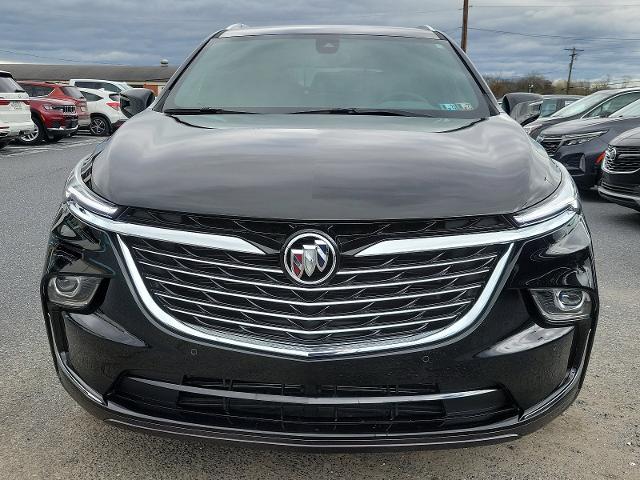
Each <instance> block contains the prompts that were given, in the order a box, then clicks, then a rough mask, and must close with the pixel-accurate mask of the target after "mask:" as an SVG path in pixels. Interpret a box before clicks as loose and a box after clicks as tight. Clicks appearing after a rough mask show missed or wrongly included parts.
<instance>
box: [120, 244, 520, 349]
mask: <svg viewBox="0 0 640 480" xmlns="http://www.w3.org/2000/svg"><path fill="white" fill-rule="evenodd" d="M117 238H118V244H119V246H120V250H121V252H122V255H123V258H124V262H125V266H126V268H127V271H128V273H129V275H130V277H131V281H132V282H133V287H134V288H135V291H136V293H137V294H138V296H139V298H140V301H141V302H142V304H143V305H144V307H145V308H146V309H147V311H148V312H149V314H150V315H151V317H152V318H153V319H154V320H155V321H157V322H159V323H160V324H161V325H163V326H164V327H167V328H170V329H172V330H174V331H175V332H178V333H180V334H182V335H185V336H187V337H191V338H195V339H199V340H207V341H211V342H214V343H218V344H221V345H227V346H230V347H234V348H240V349H244V350H246V349H252V350H258V351H263V352H268V353H271V354H278V355H286V356H291V357H297V358H329V357H336V356H342V355H358V354H364V353H367V352H379V351H388V350H399V349H403V348H413V347H419V346H420V347H421V346H424V345H427V344H431V343H435V342H439V341H442V340H444V339H447V338H449V337H452V336H454V335H457V334H459V333H461V332H463V331H464V330H466V329H467V328H469V327H470V326H471V325H473V324H474V323H475V322H476V321H478V319H479V318H480V317H481V316H482V314H483V313H484V312H485V309H486V308H487V305H488V304H489V301H490V300H491V298H492V297H493V295H494V294H495V290H496V288H497V287H498V285H499V284H500V281H501V279H502V278H503V276H504V274H505V271H506V269H507V265H508V264H509V260H510V259H511V256H512V254H513V250H514V247H513V245H509V247H508V248H507V249H506V252H505V253H504V254H503V255H502V256H501V257H500V259H499V260H498V262H497V263H496V266H495V268H494V270H493V272H492V273H491V276H490V277H489V279H488V280H487V283H486V285H485V288H484V289H483V290H482V292H481V293H480V295H479V296H478V298H477V299H476V302H475V303H474V304H473V305H472V306H471V308H470V309H469V310H468V311H467V313H465V314H464V315H463V316H462V317H460V319H459V320H457V321H456V322H454V323H452V324H451V325H449V326H448V327H446V328H443V329H442V330H439V331H437V332H436V333H429V334H424V333H423V334H416V335H411V336H404V337H402V338H394V339H385V340H380V341H370V342H359V343H351V344H349V343H344V344H334V345H319V346H316V347H306V346H303V345H296V344H286V343H282V342H275V341H269V340H261V339H257V338H248V337H246V336H244V335H236V334H230V333H216V332H214V331H210V332H205V331H201V330H198V329H196V328H193V327H192V326H190V325H187V324H185V323H183V322H181V321H179V320H178V319H176V318H175V317H173V316H172V315H170V314H169V313H167V312H166V311H165V310H164V309H162V308H161V307H160V306H159V305H158V304H157V303H156V302H155V300H154V299H153V297H152V296H151V293H150V292H149V291H148V290H147V288H146V286H145V284H144V280H143V279H142V277H141V275H140V272H139V271H138V268H137V266H136V264H135V261H134V259H133V257H132V255H131V252H130V251H129V248H128V247H127V245H126V243H125V242H124V241H123V240H122V238H121V237H120V236H119V235H118V237H117Z"/></svg>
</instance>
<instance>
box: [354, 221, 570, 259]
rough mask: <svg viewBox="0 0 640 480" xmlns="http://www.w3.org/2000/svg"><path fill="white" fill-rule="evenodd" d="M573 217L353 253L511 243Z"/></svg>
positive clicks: (390, 243)
mask: <svg viewBox="0 0 640 480" xmlns="http://www.w3.org/2000/svg"><path fill="white" fill-rule="evenodd" d="M575 215H577V213H576V212H575V211H573V210H567V211H565V212H563V213H561V214H560V215H557V216H555V217H553V218H551V219H549V220H546V221H544V222H541V223H537V224H535V225H531V226H528V227H522V228H517V229H514V230H504V231H501V232H487V233H470V234H467V235H455V236H443V237H424V238H405V239H401V240H384V241H382V242H379V243H376V244H374V245H371V246H370V247H367V248H365V249H364V250H362V251H361V252H359V253H357V254H356V257H368V256H373V255H392V254H395V253H414V252H428V251H432V250H449V249H453V248H464V247H479V246H482V245H500V244H507V243H513V242H516V241H518V240H524V239H526V238H533V237H538V236H541V235H544V234H546V233H549V232H551V231H553V230H556V229H558V228H560V227H562V226H563V225H565V224H566V223H567V222H568V221H569V220H571V219H572V218H573V217H574V216H575Z"/></svg>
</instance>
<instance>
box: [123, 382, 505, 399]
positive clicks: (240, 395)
mask: <svg viewBox="0 0 640 480" xmlns="http://www.w3.org/2000/svg"><path fill="white" fill-rule="evenodd" d="M127 379H128V380H132V381H134V382H138V383H145V384H147V385H151V386H154V387H159V388H166V389H169V390H174V391H176V390H177V391H181V392H188V393H194V394H196V395H206V396H209V397H223V398H236V399H241V400H255V401H258V402H274V403H287V404H295V405H372V404H380V403H412V402H429V401H439V400H451V399H455V398H468V397H475V396H479V395H487V394H489V393H494V392H497V391H498V390H497V389H495V388H486V389H482V390H467V391H462V392H453V393H427V394H423V395H397V396H388V397H326V398H323V397H297V396H291V395H273V394H269V393H248V392H236V391H232V390H219V389H214V388H203V387H192V386H190V385H176V384H173V383H167V382H161V381H158V380H150V379H146V378H140V377H127Z"/></svg>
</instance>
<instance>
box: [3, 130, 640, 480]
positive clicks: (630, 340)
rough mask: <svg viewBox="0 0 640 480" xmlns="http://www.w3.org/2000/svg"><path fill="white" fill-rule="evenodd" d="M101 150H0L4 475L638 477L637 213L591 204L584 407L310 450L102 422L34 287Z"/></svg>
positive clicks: (87, 145)
mask: <svg viewBox="0 0 640 480" xmlns="http://www.w3.org/2000/svg"><path fill="white" fill-rule="evenodd" d="M95 143H96V141H95V140H94V139H92V138H89V137H75V138H74V139H70V140H63V141H62V142H60V143H59V144H56V145H50V146H42V147H37V148H29V149H25V148H22V147H13V146H10V147H8V148H6V149H4V150H3V151H2V152H0V220H1V221H2V226H3V228H2V229H0V265H2V276H0V304H1V306H2V309H1V310H0V311H1V312H2V314H1V316H0V364H1V365H2V372H3V373H2V375H1V376H0V445H1V447H0V478H2V479H4V478H12V479H13V478H65V479H67V478H74V479H81V478H110V479H113V478H127V479H129V478H154V479H156V480H159V479H164V478H168V479H176V478H190V479H199V478H234V479H244V478H247V479H249V478H250V479H272V478H273V479H278V480H284V479H289V478H302V477H304V478H306V479H316V478H350V479H355V478H367V479H378V478H419V479H422V480H425V479H444V478H465V479H472V478H473V479H488V478H491V479H502V478H505V479H506V478H509V479H511V478H516V479H545V480H547V479H591V478H593V479H640V427H639V424H640V408H639V406H638V405H639V404H638V398H640V384H639V382H638V379H639V378H640V367H639V361H638V358H640V349H639V348H638V336H639V334H640V242H639V241H638V240H639V239H640V213H636V212H634V211H632V210H628V209H625V208H623V207H619V206H617V205H613V204H609V203H605V202H603V201H601V200H599V199H598V197H597V195H596V194H593V193H590V194H587V195H585V198H584V202H585V205H584V206H585V210H586V213H587V217H588V220H589V223H590V226H591V229H592V232H593V236H594V241H595V246H596V254H597V262H598V263H597V267H598V276H599V281H600V286H601V300H602V313H601V316H600V325H599V331H598V335H597V339H596V342H595V348H594V351H593V355H592V359H591V364H590V367H589V372H588V375H587V380H586V383H585V386H584V388H583V391H582V393H581V394H580V397H579V398H578V400H577V401H576V403H575V404H574V405H573V406H572V407H571V408H570V409H569V410H568V411H567V412H565V413H564V414H563V415H562V416H560V417H559V418H557V419H556V420H554V421H553V422H552V423H550V424H549V425H547V426H546V427H544V428H543V429H542V430H540V431H538V432H536V433H534V434H532V435H529V436H527V437H525V438H523V439H521V440H518V441H516V442H513V443H510V444H502V445H497V446H486V447H475V448H466V449H459V450H449V451H431V452H429V451H426V452H407V453H376V454H301V453H293V452H288V451H270V450H259V449H248V448H245V447H236V446H233V445H213V444H207V443H199V442H193V441H188V442H184V441H180V440H173V439H165V438H157V437H152V436H147V435H143V434H139V433H134V432H131V431H124V430H119V429H116V428H114V427H111V426H108V425H105V424H103V423H102V422H99V421H97V420H95V419H93V418H92V417H91V416H89V415H88V414H86V413H85V412H84V411H83V410H82V409H81V408H80V407H78V406H77V405H76V404H75V403H74V402H73V401H72V400H71V398H70V397H69V396H68V395H67V394H66V392H65V391H64V390H63V388H62V387H61V386H60V385H59V384H58V381H57V379H56V377H55V373H54V369H53V365H52V362H51V356H50V353H49V347H48V344H47V339H46V335H45V330H44V327H43V320H42V316H41V311H40V306H39V298H38V281H39V275H40V272H41V269H42V260H43V254H44V247H45V243H46V238H47V229H48V226H49V223H50V221H51V219H52V216H53V214H54V212H55V209H56V207H57V203H58V201H59V200H60V198H61V191H62V187H63V184H64V181H65V179H66V177H67V175H68V173H69V171H70V169H71V167H72V166H73V164H74V163H75V162H76V161H77V160H78V159H79V158H80V157H81V156H82V155H84V154H86V153H88V152H89V151H90V150H91V149H92V146H93V144H95Z"/></svg>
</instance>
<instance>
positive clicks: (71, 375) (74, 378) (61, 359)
mask: <svg viewBox="0 0 640 480" xmlns="http://www.w3.org/2000/svg"><path fill="white" fill-rule="evenodd" d="M56 359H57V360H58V368H59V369H60V370H62V372H63V374H64V375H65V376H66V378H67V379H69V381H70V382H71V383H73V385H75V387H76V388H77V389H78V390H80V391H81V392H82V393H84V395H85V396H86V397H88V398H90V399H91V400H93V401H94V402H96V403H99V404H100V405H106V404H107V402H105V401H104V398H103V397H102V395H100V394H99V393H98V392H96V391H94V390H93V389H92V388H91V387H89V386H88V385H87V384H86V383H84V381H83V380H82V379H81V378H80V376H79V375H78V374H77V373H76V372H74V371H73V370H72V369H71V367H70V366H69V365H68V364H67V358H66V354H65V353H61V352H57V351H56Z"/></svg>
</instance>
